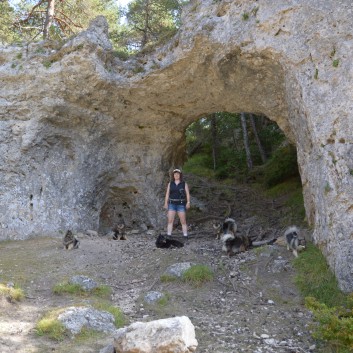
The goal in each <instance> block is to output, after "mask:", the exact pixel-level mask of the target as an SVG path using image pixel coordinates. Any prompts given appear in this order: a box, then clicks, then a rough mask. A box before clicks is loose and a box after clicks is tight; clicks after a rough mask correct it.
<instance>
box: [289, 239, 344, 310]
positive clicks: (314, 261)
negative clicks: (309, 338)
mask: <svg viewBox="0 0 353 353" xmlns="http://www.w3.org/2000/svg"><path fill="white" fill-rule="evenodd" d="M294 266H295V268H296V270H297V273H298V274H297V276H296V279H295V281H296V284H297V286H298V288H299V290H300V291H301V293H302V294H303V295H304V296H305V297H314V298H316V299H317V300H318V301H319V302H320V303H323V304H325V305H327V306H329V307H332V306H334V305H345V304H346V302H347V298H346V296H345V295H344V294H343V293H342V292H341V291H340V289H339V288H338V284H337V279H336V277H335V276H334V274H333V273H332V271H331V270H330V268H329V266H328V264H327V262H326V259H325V257H324V256H323V255H322V253H321V251H320V250H319V249H318V248H317V247H315V246H314V245H313V244H311V243H309V244H307V247H306V249H305V251H303V252H302V253H301V255H300V256H299V257H298V258H296V259H294Z"/></svg>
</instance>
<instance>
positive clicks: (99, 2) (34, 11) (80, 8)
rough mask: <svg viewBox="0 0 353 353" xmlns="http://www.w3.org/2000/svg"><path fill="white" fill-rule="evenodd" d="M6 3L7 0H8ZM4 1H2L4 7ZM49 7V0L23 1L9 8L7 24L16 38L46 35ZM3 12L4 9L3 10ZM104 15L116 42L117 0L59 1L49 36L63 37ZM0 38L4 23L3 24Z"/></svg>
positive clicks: (12, 40)
mask: <svg viewBox="0 0 353 353" xmlns="http://www.w3.org/2000/svg"><path fill="white" fill-rule="evenodd" d="M5 4H6V2H5ZM4 6H5V5H4V4H3V3H2V2H1V3H0V9H1V7H4ZM47 11H48V1H39V0H36V1H35V0H31V1H20V2H18V3H16V6H14V7H10V10H9V9H7V10H6V14H7V15H8V17H9V20H8V23H7V27H8V28H9V31H10V33H11V35H12V37H13V38H11V40H8V41H7V42H14V41H15V40H24V41H37V40H41V39H42V38H43V35H44V32H43V30H44V24H45V19H46V14H47ZM1 13H3V12H2V11H1ZM98 15H103V16H105V17H106V19H107V21H108V23H109V31H110V36H111V40H112V42H113V44H114V45H115V46H116V45H117V43H116V37H117V34H116V33H117V32H118V31H119V29H120V25H119V19H120V16H121V14H120V11H119V7H118V5H117V4H116V2H115V1H114V0H77V1H56V2H55V12H54V18H53V22H52V24H51V26H50V27H49V30H48V38H50V39H54V40H62V39H65V38H68V37H70V36H72V35H75V34H76V33H78V32H80V31H82V30H85V29H86V28H87V27H88V25H89V22H90V21H91V20H92V19H94V18H95V17H97V16H98ZM0 39H1V25H0Z"/></svg>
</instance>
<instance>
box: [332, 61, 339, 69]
mask: <svg viewBox="0 0 353 353" xmlns="http://www.w3.org/2000/svg"><path fill="white" fill-rule="evenodd" d="M339 63H340V60H339V59H335V60H333V61H332V66H333V67H338V65H339Z"/></svg>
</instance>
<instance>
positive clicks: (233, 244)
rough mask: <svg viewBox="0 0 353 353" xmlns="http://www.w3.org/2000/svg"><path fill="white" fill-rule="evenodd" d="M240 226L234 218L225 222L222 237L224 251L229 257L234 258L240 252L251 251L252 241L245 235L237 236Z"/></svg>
mask: <svg viewBox="0 0 353 353" xmlns="http://www.w3.org/2000/svg"><path fill="white" fill-rule="evenodd" d="M237 229H238V226H237V224H236V223H235V220H234V219H233V218H226V219H225V220H224V222H223V227H222V230H223V235H222V237H221V240H222V243H223V246H222V250H223V251H224V252H225V253H226V254H227V255H228V256H232V255H235V254H237V253H239V252H243V251H246V250H248V249H249V247H250V246H251V240H250V239H249V238H248V237H247V236H245V235H243V234H237Z"/></svg>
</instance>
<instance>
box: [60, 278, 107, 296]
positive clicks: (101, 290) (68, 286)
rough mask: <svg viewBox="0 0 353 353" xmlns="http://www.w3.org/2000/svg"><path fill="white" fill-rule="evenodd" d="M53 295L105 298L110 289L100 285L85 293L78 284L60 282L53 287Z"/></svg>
mask: <svg viewBox="0 0 353 353" xmlns="http://www.w3.org/2000/svg"><path fill="white" fill-rule="evenodd" d="M53 293H54V294H57V295H63V294H71V295H75V296H79V297H88V296H90V295H94V296H96V297H100V298H107V297H109V296H110V294H111V288H110V287H109V286H105V285H100V286H98V287H97V288H94V289H93V290H91V291H86V290H84V289H83V288H82V287H81V286H80V285H79V284H73V283H69V282H62V283H58V284H56V285H55V286H54V287H53Z"/></svg>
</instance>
